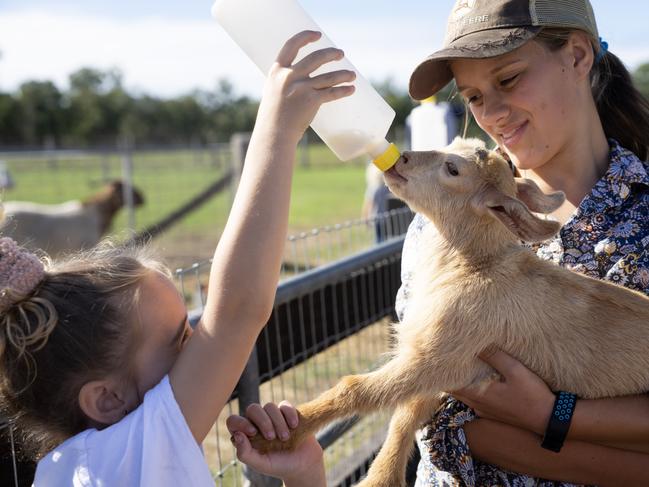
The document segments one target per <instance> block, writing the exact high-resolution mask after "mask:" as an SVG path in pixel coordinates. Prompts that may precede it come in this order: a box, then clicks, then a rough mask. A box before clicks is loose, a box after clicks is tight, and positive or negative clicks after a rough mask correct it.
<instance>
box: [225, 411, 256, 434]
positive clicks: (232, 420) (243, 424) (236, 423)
mask: <svg viewBox="0 0 649 487" xmlns="http://www.w3.org/2000/svg"><path fill="white" fill-rule="evenodd" d="M225 426H226V427H227V428H228V431H229V432H230V434H231V435H233V434H234V433H236V432H237V431H241V432H244V433H245V434H247V435H248V436H254V435H256V434H257V428H255V425H253V424H252V423H251V422H250V421H248V420H247V419H246V418H244V417H243V416H237V415H232V416H228V419H226V420H225Z"/></svg>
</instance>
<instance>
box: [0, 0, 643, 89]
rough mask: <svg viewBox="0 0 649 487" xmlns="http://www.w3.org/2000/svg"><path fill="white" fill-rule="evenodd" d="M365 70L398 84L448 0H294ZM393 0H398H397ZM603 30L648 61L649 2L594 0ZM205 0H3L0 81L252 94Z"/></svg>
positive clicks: (436, 28) (245, 70) (247, 75)
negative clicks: (85, 70)
mask: <svg viewBox="0 0 649 487" xmlns="http://www.w3.org/2000/svg"><path fill="white" fill-rule="evenodd" d="M257 1H259V2H261V1H273V0H257ZM300 3H301V4H302V6H303V7H304V8H305V9H306V10H307V12H309V13H310V15H311V16H312V17H313V18H314V19H315V21H316V22H317V23H318V25H320V27H321V28H322V30H323V31H324V32H325V33H326V34H327V35H328V37H329V38H331V39H332V40H333V41H334V42H335V43H336V44H337V45H338V47H341V48H342V49H344V50H345V53H346V55H347V58H348V59H349V60H350V61H351V62H352V63H353V64H354V65H355V66H356V68H357V69H358V70H359V71H360V72H361V73H362V74H363V75H364V76H365V77H366V78H368V79H370V80H372V81H375V82H380V81H383V80H386V79H388V78H390V79H392V80H393V82H394V83H395V84H396V85H397V86H398V87H401V88H403V89H405V88H406V86H407V81H408V77H409V75H410V72H411V71H412V69H413V67H414V66H416V65H417V64H418V63H419V61H421V60H422V59H424V58H425V57H426V56H427V55H428V54H430V53H431V52H433V51H435V50H437V49H438V48H439V47H441V45H442V41H443V37H444V29H445V24H446V19H447V17H448V13H449V12H450V9H451V7H452V6H453V4H454V1H453V0H400V1H399V2H396V1H395V0H300ZM397 4H398V6H397ZM592 4H593V7H594V9H595V14H596V17H597V21H598V26H599V30H600V35H601V36H602V37H603V38H604V39H605V40H606V41H608V43H609V49H610V50H611V51H612V52H613V53H615V54H617V55H618V56H619V57H620V58H621V59H622V61H624V62H625V63H626V64H627V66H628V67H629V68H631V69H633V68H635V67H637V66H638V65H639V64H641V63H643V62H649V36H648V35H647V34H646V32H647V21H648V20H649V2H647V1H646V0H620V1H612V0H592ZM211 6H212V3H211V1H210V0H157V1H155V2H154V1H151V0H109V1H106V0H56V1H53V0H0V91H11V92H13V91H15V90H16V89H17V88H18V87H19V86H20V83H22V82H24V81H26V80H51V81H54V82H55V83H56V84H57V85H58V86H59V87H60V88H62V89H64V88H66V87H67V80H68V76H69V74H70V73H72V72H74V71H75V70H77V69H79V68H81V67H93V68H98V69H112V68H117V69H119V70H120V71H121V72H122V73H123V80H124V85H125V86H126V87H127V89H129V91H131V92H133V93H140V94H143V93H146V94H150V95H154V96H160V97H173V96H178V95H182V94H186V93H189V92H191V91H192V90H193V89H204V90H211V89H214V88H215V87H216V86H217V83H218V80H219V79H222V78H227V79H228V80H230V81H231V82H232V83H233V85H234V88H235V92H236V93H237V94H245V95H249V96H252V97H254V98H259V96H260V95H261V90H262V86H263V76H262V74H261V73H260V71H259V70H258V69H257V68H256V66H254V64H253V63H252V62H251V61H250V60H249V59H248V58H247V57H246V55H245V54H244V53H243V51H241V49H240V48H239V47H238V46H237V45H236V44H235V43H234V42H233V41H232V40H231V39H230V38H229V37H228V35H227V34H226V33H225V31H224V30H223V29H222V28H221V27H220V26H219V25H218V24H217V23H216V21H215V20H213V19H212V17H211V15H210V8H211Z"/></svg>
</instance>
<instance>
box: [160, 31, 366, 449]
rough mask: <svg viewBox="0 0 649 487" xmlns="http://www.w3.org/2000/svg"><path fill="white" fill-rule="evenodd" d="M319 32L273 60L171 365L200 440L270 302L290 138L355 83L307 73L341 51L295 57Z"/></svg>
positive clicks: (286, 194) (284, 218)
mask: <svg viewBox="0 0 649 487" xmlns="http://www.w3.org/2000/svg"><path fill="white" fill-rule="evenodd" d="M320 35H321V34H320V33H318V32H312V31H305V32H301V33H299V34H297V35H295V36H294V37H293V38H291V39H290V40H289V41H287V43H286V44H285V45H284V47H283V48H282V50H281V52H280V53H279V55H278V57H277V60H276V62H275V63H274V65H273V66H272V68H271V70H270V73H269V75H268V79H267V82H266V84H265V87H264V94H263V97H262V101H261V105H260V107H259V112H258V115H257V121H256V124H255V129H254V131H253V134H252V139H251V141H250V146H249V149H248V154H247V156H246V161H245V165H244V169H243V174H242V176H241V182H240V184H239V188H238V190H237V194H236V197H235V200H234V204H233V206H232V211H231V212H230V216H229V218H228V221H227V224H226V226H225V230H224V231H223V235H222V236H221V240H220V241H219V244H218V246H217V248H216V251H215V253H214V261H213V264H212V269H211V271H210V279H209V289H208V294H207V303H206V306H205V310H204V313H203V316H202V318H201V322H200V323H199V325H198V326H197V327H196V329H195V331H194V334H193V335H192V337H191V338H190V339H189V341H188V342H187V345H186V346H185V348H184V349H183V351H182V352H181V354H180V356H179V358H178V360H177V361H176V363H175V364H174V366H173V368H172V370H171V372H170V374H169V377H170V382H171V387H172V389H173V391H174V395H175V397H176V401H177V402H178V404H179V405H180V408H181V410H182V412H183V415H184V416H185V419H186V421H187V424H188V425H189V428H190V430H191V431H192V433H193V435H194V438H195V439H196V441H197V442H199V443H200V442H202V441H203V439H204V438H205V436H206V434H207V433H208V431H209V430H210V428H211V427H212V425H213V424H214V421H215V420H216V418H217V416H218V414H219V413H220V411H221V409H222V408H223V406H224V405H225V404H226V402H227V400H228V398H229V397H230V394H231V393H232V390H233V389H234V387H235V385H236V383H237V380H238V379H239V376H240V375H241V371H242V370H243V368H244V366H245V364H246V361H247V359H248V356H249V355H250V351H251V350H252V347H253V345H254V342H255V339H256V338H257V335H258V334H259V332H260V331H261V329H262V327H263V326H264V325H265V323H266V321H267V320H268V318H269V316H270V313H271V311H272V308H273V303H274V297H275V290H276V288H277V281H278V279H279V271H280V267H281V259H282V253H283V248H284V241H285V239H286V233H287V225H288V209H289V198H290V192H291V177H292V173H293V166H294V160H295V151H296V148H297V144H298V142H299V140H300V138H301V137H302V135H303V133H304V131H305V130H306V129H307V127H308V126H309V124H310V123H311V120H312V119H313V117H314V116H315V114H316V112H317V111H318V108H319V107H320V105H322V104H323V103H326V102H328V101H332V100H336V99H339V98H342V97H345V96H348V95H350V94H351V93H353V90H354V88H353V87H352V86H349V85H344V86H336V85H339V84H340V83H346V82H350V81H352V80H353V79H354V77H355V74H354V73H353V72H351V71H336V72H332V73H328V74H322V75H318V76H313V77H311V76H310V75H311V73H312V72H313V71H315V70H316V69H317V68H319V67H320V66H322V65H323V64H325V63H328V62H331V61H335V60H339V59H341V58H342V57H343V53H342V51H340V50H338V49H333V48H330V49H323V50H320V51H316V52H314V53H312V54H309V55H308V56H306V57H305V58H304V59H302V60H301V61H299V62H297V63H294V61H295V58H296V56H297V54H298V51H299V50H300V49H301V48H302V47H304V46H305V45H307V44H308V43H311V42H314V41H316V40H318V39H319V38H320Z"/></svg>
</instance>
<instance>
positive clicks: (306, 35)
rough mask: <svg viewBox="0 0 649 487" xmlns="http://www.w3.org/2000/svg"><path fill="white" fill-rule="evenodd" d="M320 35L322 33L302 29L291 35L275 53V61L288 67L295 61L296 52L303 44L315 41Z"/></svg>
mask: <svg viewBox="0 0 649 487" xmlns="http://www.w3.org/2000/svg"><path fill="white" fill-rule="evenodd" d="M320 37H322V33H320V32H316V31H313V30H304V31H302V32H299V33H298V34H295V35H294V36H293V37H291V38H290V39H289V40H288V41H286V43H285V44H284V46H283V47H282V49H281V50H280V51H279V54H278V55H277V63H278V64H279V65H280V66H283V67H285V68H288V67H290V66H291V65H292V64H293V61H295V58H296V56H297V53H298V52H299V51H300V49H302V48H303V47H304V46H306V45H307V44H309V43H311V42H315V41H317V40H318V39H320Z"/></svg>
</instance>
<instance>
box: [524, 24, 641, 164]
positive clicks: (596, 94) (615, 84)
mask: <svg viewBox="0 0 649 487" xmlns="http://www.w3.org/2000/svg"><path fill="white" fill-rule="evenodd" d="M574 32H575V30H572V29H559V28H545V29H543V30H542V31H541V32H540V33H539V34H538V35H537V36H536V37H535V39H536V40H537V41H539V42H540V43H541V44H543V45H545V46H546V47H548V48H549V49H550V50H558V49H560V48H561V47H563V46H564V45H565V44H566V42H567V41H568V38H569V37H570V35H571V34H572V33H574ZM591 43H592V44H593V49H594V51H595V54H596V56H597V55H598V54H600V51H601V47H600V45H599V40H598V39H595V38H594V37H592V36H591ZM590 81H591V89H592V92H593V98H594V99H595V104H596V106H597V112H598V113H599V118H600V120H601V122H602V126H603V128H604V133H605V134H606V136H607V137H609V138H613V139H615V140H617V141H618V142H619V143H620V145H622V147H624V148H626V149H629V150H630V151H632V152H633V153H635V155H637V156H638V157H639V158H640V159H641V160H643V161H646V160H649V101H648V100H647V99H646V98H645V97H644V96H643V95H642V94H641V93H640V92H639V91H638V89H637V88H636V87H635V86H634V85H633V80H632V78H631V74H630V73H629V71H628V70H627V69H626V67H625V66H624V64H623V63H622V61H620V59H619V58H618V57H617V56H616V55H615V54H612V53H611V52H609V51H607V52H605V53H601V59H599V60H597V59H596V61H595V62H594V64H593V68H592V69H591V72H590Z"/></svg>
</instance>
